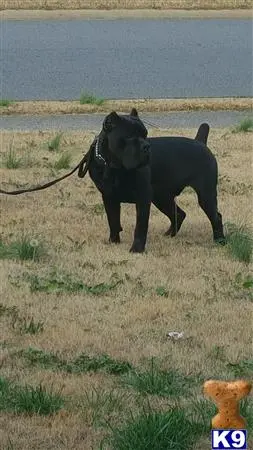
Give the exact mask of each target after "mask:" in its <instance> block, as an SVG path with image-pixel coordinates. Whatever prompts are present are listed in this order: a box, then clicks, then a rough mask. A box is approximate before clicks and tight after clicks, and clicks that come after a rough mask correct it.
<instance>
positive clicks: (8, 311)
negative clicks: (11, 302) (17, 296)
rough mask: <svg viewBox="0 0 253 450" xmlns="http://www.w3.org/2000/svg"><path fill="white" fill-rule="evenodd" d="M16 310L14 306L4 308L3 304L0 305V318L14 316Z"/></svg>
mask: <svg viewBox="0 0 253 450" xmlns="http://www.w3.org/2000/svg"><path fill="white" fill-rule="evenodd" d="M17 312H18V309H17V307H16V306H6V305H4V304H3V303H0V317H1V316H13V315H16V314H17Z"/></svg>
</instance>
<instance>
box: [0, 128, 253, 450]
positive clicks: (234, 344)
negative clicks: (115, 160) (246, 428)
mask: <svg viewBox="0 0 253 450" xmlns="http://www.w3.org/2000/svg"><path fill="white" fill-rule="evenodd" d="M195 133H196V130H179V129H176V130H161V131H159V130H150V135H168V134H169V135H185V136H189V137H193V136H194V135H195ZM226 133H227V134H226ZM54 136H55V133H53V132H50V133H49V132H34V133H21V132H16V133H15V132H13V133H12V132H2V133H1V139H0V145H1V168H0V173H1V187H4V188H5V189H9V190H11V189H12V188H14V186H20V185H24V184H26V185H31V184H35V183H38V182H39V181H41V180H43V179H52V178H53V177H54V176H55V175H56V172H55V169H54V168H53V167H54V163H55V161H56V160H57V159H58V158H59V156H60V155H62V154H63V152H70V153H71V156H72V165H73V166H74V164H76V163H77V162H78V161H79V160H80V158H81V155H82V153H83V152H85V151H87V149H88V147H89V145H90V143H91V141H92V139H93V137H94V135H93V134H92V133H89V132H87V133H76V132H73V133H66V134H63V136H62V140H61V143H60V147H59V150H58V152H53V151H49V150H48V142H50V141H51V140H52V138H53V137H54ZM13 138H14V140H13ZM209 146H210V148H211V149H212V150H213V151H214V153H215V154H216V156H217V159H218V163H219V171H220V175H219V197H218V198H219V209H220V211H221V212H222V214H223V219H224V222H227V221H230V222H234V223H237V224H240V223H242V222H244V223H246V224H247V225H252V223H251V221H252V217H251V214H250V213H251V211H250V208H249V205H250V204H252V170H251V163H252V139H251V135H250V134H246V133H239V134H231V133H230V132H228V130H211V132H210V137H209ZM10 149H11V150H12V151H13V152H15V155H16V156H17V157H18V158H22V159H23V160H24V161H28V163H27V165H23V166H21V167H20V168H17V169H15V170H14V169H7V168H6V167H5V161H6V157H7V155H8V154H9V152H10ZM61 172H62V173H64V171H61ZM178 203H179V205H182V207H183V209H185V211H186V212H187V217H186V221H185V223H184V224H183V226H182V230H181V231H180V233H179V234H178V236H177V237H176V238H174V239H170V238H165V237H164V236H163V232H164V231H165V230H166V229H167V228H168V221H167V219H166V217H165V216H163V215H162V214H161V213H160V212H159V211H158V210H156V209H155V208H154V207H153V208H152V213H151V219H150V228H149V236H148V245H147V253H146V254H145V255H132V254H130V253H129V247H130V244H131V241H132V236H133V227H134V224H135V208H134V206H131V205H124V206H123V207H122V224H123V228H124V231H123V233H122V243H121V244H120V245H119V246H114V245H109V244H108V242H107V239H108V229H107V222H106V217H105V213H104V210H103V207H102V202H101V197H100V195H99V193H98V192H97V190H96V189H95V188H94V186H93V184H92V182H91V181H90V179H89V178H88V177H87V178H85V179H84V180H80V179H78V178H77V177H76V176H73V177H72V178H71V179H68V180H66V181H64V182H62V183H61V184H58V185H56V186H55V187H53V188H50V189H48V190H46V191H43V192H40V193H32V194H26V195H23V196H17V197H7V196H1V197H0V204H1V211H2V216H1V226H0V233H1V240H2V241H3V242H6V243H8V242H11V241H13V240H15V239H16V238H18V237H19V236H21V235H22V233H28V234H29V236H30V237H31V239H37V240H41V241H42V242H43V243H44V244H45V246H46V248H47V256H46V257H45V259H44V260H43V259H42V260H41V261H39V262H32V261H30V262H29V261H27V262H26V261H23V262H21V261H19V260H1V261H0V298H1V304H2V305H3V306H4V307H5V311H11V308H13V307H14V306H15V307H16V308H17V309H18V314H19V316H20V317H25V318H27V319H28V318H33V320H34V322H35V323H38V322H39V321H41V322H43V324H44V329H43V331H42V332H40V333H37V334H29V333H24V332H21V331H20V330H19V328H17V327H16V326H15V324H14V325H13V320H12V318H11V314H9V315H8V314H4V312H3V309H2V310H0V311H1V312H2V314H1V315H0V325H1V342H0V343H1V355H0V356H1V359H0V364H1V376H5V377H8V378H11V379H12V380H15V381H19V382H20V383H21V382H22V383H29V384H32V385H34V384H38V383H40V382H43V384H44V385H45V386H53V387H54V388H55V389H57V388H59V387H61V388H62V394H63V395H64V396H65V397H66V398H67V399H68V403H67V405H66V406H65V407H64V409H63V410H62V411H60V412H59V413H58V414H56V415H54V416H52V417H49V418H37V417H35V416H31V417H29V416H25V415H23V416H21V417H17V416H16V415H15V414H10V413H5V412H1V413H0V424H1V428H2V438H1V444H0V448H5V449H6V448H7V446H9V448H15V449H27V448H31V449H41V448H43V449H52V448H54V449H62V448H68V449H73V450H74V449H75V450H76V449H80V450H81V449H83V448H86V449H92V448H96V447H97V446H98V444H99V442H100V441H101V439H102V437H104V436H105V435H106V434H107V433H108V429H106V428H105V427H103V426H97V425H96V424H95V423H94V420H93V419H94V408H95V406H94V404H93V406H92V405H91V404H90V405H89V406H87V404H86V406H82V405H85V402H84V401H85V393H87V392H91V390H92V389H93V388H94V387H95V388H97V389H100V390H101V391H102V390H105V391H107V392H109V391H110V390H111V389H112V388H115V389H116V390H117V389H119V390H121V389H122V387H119V378H118V377H116V376H112V375H109V374H105V373H94V372H91V373H88V374H86V373H84V374H82V373H81V374H75V373H66V372H64V371H61V370H60V369H58V370H51V369H50V367H49V368H43V367H40V366H39V367H37V366H33V365H29V364H28V363H27V361H26V360H25V359H24V358H22V357H20V356H18V353H17V351H20V350H22V349H23V350H25V349H26V350H27V349H28V348H29V347H33V348H37V349H41V350H43V351H46V352H54V353H55V354H56V353H57V352H59V353H58V354H59V355H60V356H61V357H64V358H65V359H73V358H75V357H76V356H78V354H80V353H81V352H84V353H86V354H89V355H101V354H104V353H106V354H107V355H109V356H110V357H111V358H115V359H119V360H125V361H129V362H130V363H132V364H134V365H135V366H136V367H144V365H145V364H146V362H145V361H146V360H147V358H150V357H156V358H158V359H159V360H161V361H162V364H163V367H164V368H166V369H169V368H173V369H178V370H180V371H182V372H183V373H186V374H187V373H191V374H193V375H195V374H196V376H197V374H199V373H201V375H202V376H203V377H204V378H205V379H206V378H209V377H213V376H215V377H219V378H220V377H227V376H231V373H230V372H229V363H238V362H240V361H245V360H248V359H249V358H251V357H252V320H251V312H252V303H251V301H250V297H249V290H247V289H245V288H243V286H242V281H243V280H245V279H246V277H247V276H249V272H250V270H249V268H248V266H247V265H245V264H244V263H241V262H238V261H236V260H233V259H232V258H231V256H230V255H229V253H228V251H227V249H226V248H220V247H217V246H215V245H214V244H213V242H212V233H211V227H210V224H209V221H208V220H207V218H206V217H205V215H204V213H203V212H202V210H200V208H199V207H198V205H197V202H196V196H195V195H194V194H193V193H192V192H191V191H189V190H188V189H186V190H185V192H184V193H183V194H182V195H181V196H180V198H179V200H178ZM52 271H56V272H57V273H58V275H59V276H60V277H61V280H66V279H69V278H66V277H70V278H71V279H72V280H76V279H78V280H82V282H84V283H86V284H87V285H90V286H94V285H96V284H98V283H113V282H114V281H115V280H118V281H120V283H119V284H118V285H117V286H116V288H115V289H112V290H111V291H107V292H105V293H104V294H103V293H102V294H101V295H97V296H94V295H92V294H91V293H87V292H78V291H77V292H71V291H67V290H66V292H64V290H63V291H62V292H60V293H57V292H53V291H51V292H43V291H39V290H36V289H31V282H30V281H29V280H31V278H29V277H37V280H42V279H48V277H49V276H50V273H51V272H52ZM33 286H34V285H33ZM3 306H2V308H3ZM6 308H9V309H7V310H6ZM169 331H183V332H184V333H185V334H184V338H183V339H182V340H179V341H176V342H172V341H170V340H169V339H168V338H167V337H166V335H167V333H168V332H169ZM124 392H125V393H127V394H128V397H126V398H125V399H124V405H125V406H124V407H123V409H121V410H120V412H119V411H118V410H114V411H113V412H111V413H110V414H109V415H107V416H106V417H107V419H108V420H109V421H110V422H111V423H112V424H114V423H118V421H124V417H125V416H124V414H125V412H124V411H125V410H124V408H125V407H127V406H128V407H129V408H131V410H132V411H137V410H138V401H137V394H136V393H135V392H134V391H132V390H131V389H130V388H128V389H125V390H124ZM196 395H200V396H201V386H199V387H198V389H197V391H196ZM150 401H151V404H152V405H153V406H154V407H155V408H156V409H165V410H166V409H167V408H168V405H169V404H170V402H171V400H170V399H166V401H165V400H164V399H163V398H160V399H159V398H155V397H153V396H150ZM183 401H185V402H187V399H185V400H184V399H183ZM83 402H84V403H83ZM115 408H116V407H115ZM116 409H117V408H116ZM95 413H96V411H95ZM105 414H106V413H105ZM10 443H11V444H10ZM1 445H3V447H1ZM196 445H197V446H196V449H197V448H201V450H207V449H209V448H210V443H209V442H208V441H206V442H204V443H202V444H201V446H198V445H199V444H196Z"/></svg>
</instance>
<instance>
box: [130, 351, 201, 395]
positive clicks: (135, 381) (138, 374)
mask: <svg viewBox="0 0 253 450" xmlns="http://www.w3.org/2000/svg"><path fill="white" fill-rule="evenodd" d="M199 381H200V379H199V377H198V376H195V377H193V376H190V375H189V376H186V375H183V374H181V373H180V372H179V371H177V370H175V369H168V370H166V371H165V370H161V369H160V368H159V367H158V366H157V364H155V363H154V360H153V358H152V360H151V364H150V367H149V369H148V370H146V371H130V372H129V373H128V374H127V375H125V376H124V377H123V378H122V382H123V384H124V385H126V386H130V387H132V388H133V389H135V390H136V391H139V392H141V393H143V394H151V395H158V396H162V397H181V396H187V395H189V391H190V388H191V387H194V386H196V385H197V383H198V382H199Z"/></svg>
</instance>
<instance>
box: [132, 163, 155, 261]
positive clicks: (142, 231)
mask: <svg viewBox="0 0 253 450" xmlns="http://www.w3.org/2000/svg"><path fill="white" fill-rule="evenodd" d="M151 199H152V188H151V175H150V167H144V168H142V169H139V170H138V171H137V176H136V226H135V230H134V242H133V244H132V247H131V249H130V252H133V253H143V252H144V250H145V245H146V240H147V233H148V222H149V216H150V206H151Z"/></svg>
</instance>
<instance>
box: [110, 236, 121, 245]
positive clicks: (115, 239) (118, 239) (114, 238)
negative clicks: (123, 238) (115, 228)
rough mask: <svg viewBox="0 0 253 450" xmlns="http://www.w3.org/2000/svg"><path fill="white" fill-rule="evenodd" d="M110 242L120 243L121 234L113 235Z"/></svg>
mask: <svg viewBox="0 0 253 450" xmlns="http://www.w3.org/2000/svg"><path fill="white" fill-rule="evenodd" d="M109 242H110V244H120V236H119V234H115V235H113V236H110V238H109Z"/></svg>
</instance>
